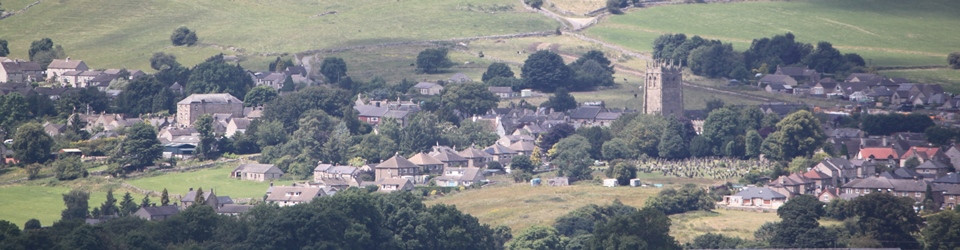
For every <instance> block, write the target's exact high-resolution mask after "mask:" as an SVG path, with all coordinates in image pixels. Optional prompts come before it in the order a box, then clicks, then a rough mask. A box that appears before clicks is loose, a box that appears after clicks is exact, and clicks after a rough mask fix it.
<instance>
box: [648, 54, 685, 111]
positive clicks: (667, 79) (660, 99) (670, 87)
mask: <svg viewBox="0 0 960 250" xmlns="http://www.w3.org/2000/svg"><path fill="white" fill-rule="evenodd" d="M682 73H683V67H681V66H679V65H674V64H673V63H667V62H663V61H655V62H653V63H651V64H647V71H646V79H645V80H644V86H643V88H644V90H643V113H644V114H660V115H663V116H670V115H673V116H674V117H681V116H683V87H682V84H681V83H682V80H681V74H682Z"/></svg>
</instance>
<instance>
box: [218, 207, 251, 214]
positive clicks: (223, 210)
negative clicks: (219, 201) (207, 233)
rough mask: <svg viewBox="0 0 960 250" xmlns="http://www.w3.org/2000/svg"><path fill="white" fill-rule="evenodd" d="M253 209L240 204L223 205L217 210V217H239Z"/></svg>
mask: <svg viewBox="0 0 960 250" xmlns="http://www.w3.org/2000/svg"><path fill="white" fill-rule="evenodd" d="M252 208H253V205H240V204H223V205H220V207H219V208H217V214H219V215H229V216H240V215H241V214H244V213H246V212H247V211H250V209H252Z"/></svg>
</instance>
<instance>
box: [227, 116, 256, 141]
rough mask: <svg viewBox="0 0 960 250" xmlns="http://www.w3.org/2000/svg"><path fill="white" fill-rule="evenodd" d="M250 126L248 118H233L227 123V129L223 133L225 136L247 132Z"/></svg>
mask: <svg viewBox="0 0 960 250" xmlns="http://www.w3.org/2000/svg"><path fill="white" fill-rule="evenodd" d="M249 126H250V119H247V118H231V119H230V122H229V123H227V128H226V131H225V132H224V133H223V136H226V137H233V135H236V134H243V133H245V132H247V127H249Z"/></svg>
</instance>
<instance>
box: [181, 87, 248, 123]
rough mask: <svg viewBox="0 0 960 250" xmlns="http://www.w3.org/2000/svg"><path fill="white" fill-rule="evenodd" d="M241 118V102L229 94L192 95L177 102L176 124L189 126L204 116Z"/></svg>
mask: <svg viewBox="0 0 960 250" xmlns="http://www.w3.org/2000/svg"><path fill="white" fill-rule="evenodd" d="M218 113H219V114H232V116H233V117H243V102H242V101H240V99H237V98H236V97H234V96H233V95H230V94H225V93H221V94H192V95H190V96H188V97H187V98H184V99H183V100H181V101H180V102H177V124H180V126H191V125H193V122H194V121H196V120H197V118H199V117H200V115H204V114H209V115H213V114H218Z"/></svg>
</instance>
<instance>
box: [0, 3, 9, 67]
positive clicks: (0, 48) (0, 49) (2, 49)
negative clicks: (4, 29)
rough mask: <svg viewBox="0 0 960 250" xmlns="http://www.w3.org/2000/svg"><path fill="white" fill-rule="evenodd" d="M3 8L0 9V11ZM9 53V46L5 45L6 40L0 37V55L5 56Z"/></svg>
mask: <svg viewBox="0 0 960 250" xmlns="http://www.w3.org/2000/svg"><path fill="white" fill-rule="evenodd" d="M2 11H3V10H0V12H2ZM9 54H10V48H8V47H7V40H3V39H0V56H7V55H9Z"/></svg>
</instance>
